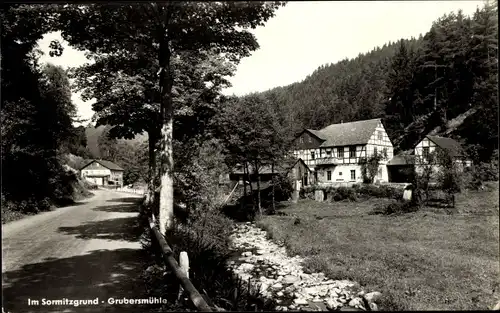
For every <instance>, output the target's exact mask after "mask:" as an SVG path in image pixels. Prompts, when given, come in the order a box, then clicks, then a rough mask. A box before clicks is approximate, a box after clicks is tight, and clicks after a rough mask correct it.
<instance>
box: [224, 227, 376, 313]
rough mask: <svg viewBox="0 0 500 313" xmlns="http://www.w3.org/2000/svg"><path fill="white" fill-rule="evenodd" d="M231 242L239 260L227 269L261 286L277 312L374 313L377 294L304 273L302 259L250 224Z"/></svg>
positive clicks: (236, 259) (322, 274)
mask: <svg viewBox="0 0 500 313" xmlns="http://www.w3.org/2000/svg"><path fill="white" fill-rule="evenodd" d="M231 239H232V248H233V249H234V250H235V251H237V252H238V255H239V256H238V257H236V258H234V259H233V260H231V261H230V262H229V266H230V267H231V269H232V270H233V271H234V272H235V274H237V275H238V276H239V277H240V278H241V279H243V280H246V281H248V280H250V282H251V283H253V284H254V285H257V286H260V291H261V293H262V294H263V296H264V297H266V298H268V299H274V300H276V302H277V303H278V306H277V307H276V310H278V311H288V310H294V311H299V310H300V311H302V310H303V311H314V310H318V311H324V310H348V309H349V310H356V309H358V310H377V304H376V301H377V300H378V299H379V298H380V296H381V294H380V292H370V293H365V292H364V291H363V290H361V289H360V287H359V284H357V283H355V282H353V281H349V280H332V279H329V278H328V277H326V276H325V274H324V273H305V272H304V270H303V267H302V264H301V263H302V261H303V259H302V258H301V257H299V256H294V257H291V256H288V255H287V251H286V248H285V247H284V246H280V245H277V244H275V243H274V242H272V241H271V240H269V239H267V238H266V232H265V231H263V230H261V229H259V228H257V227H256V226H254V225H253V224H251V223H249V222H248V223H245V224H237V226H236V228H235V230H234V233H233V235H232V236H231Z"/></svg>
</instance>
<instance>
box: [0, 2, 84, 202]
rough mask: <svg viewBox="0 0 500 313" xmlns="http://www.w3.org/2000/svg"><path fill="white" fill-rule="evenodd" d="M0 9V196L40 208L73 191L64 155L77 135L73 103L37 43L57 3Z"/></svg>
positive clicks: (62, 79)
mask: <svg viewBox="0 0 500 313" xmlns="http://www.w3.org/2000/svg"><path fill="white" fill-rule="evenodd" d="M0 14H1V23H2V34H1V36H2V37H1V40H2V50H1V58H2V62H1V71H2V77H1V79H2V106H1V131H2V195H3V196H4V197H5V200H6V201H12V202H14V203H21V202H23V201H24V202H23V203H26V202H29V203H31V205H30V206H25V205H19V206H18V207H19V208H20V209H21V210H26V211H30V212H33V211H35V212H36V211H38V210H43V209H47V208H48V207H49V206H50V204H51V203H54V202H58V201H61V200H62V199H65V198H71V196H72V186H71V184H72V183H73V182H74V181H75V180H76V177H75V176H74V175H73V174H72V173H69V172H68V173H67V172H66V171H65V170H64V168H63V167H62V160H61V156H62V153H63V152H64V151H65V149H66V147H68V145H69V141H70V140H71V138H73V137H74V136H75V129H74V128H73V126H72V122H73V118H74V117H75V107H74V104H73V103H72V102H71V93H70V85H69V80H68V76H67V73H66V71H64V70H63V69H62V68H61V67H58V66H54V65H52V64H47V65H45V66H40V65H39V64H38V57H39V56H40V54H41V51H39V50H37V49H35V47H36V44H37V41H38V40H39V39H41V38H42V36H43V35H44V34H45V33H46V32H49V31H51V30H52V26H53V21H54V6H53V5H44V6H41V5H38V6H37V5H20V4H8V5H5V6H3V7H2V10H1V13H0ZM50 48H57V46H56V45H52V46H51V47H50Z"/></svg>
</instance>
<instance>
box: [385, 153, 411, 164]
mask: <svg viewBox="0 0 500 313" xmlns="http://www.w3.org/2000/svg"><path fill="white" fill-rule="evenodd" d="M411 164H415V156H414V155H403V154H398V155H395V156H394V157H393V158H392V159H391V160H390V161H389V162H387V165H411Z"/></svg>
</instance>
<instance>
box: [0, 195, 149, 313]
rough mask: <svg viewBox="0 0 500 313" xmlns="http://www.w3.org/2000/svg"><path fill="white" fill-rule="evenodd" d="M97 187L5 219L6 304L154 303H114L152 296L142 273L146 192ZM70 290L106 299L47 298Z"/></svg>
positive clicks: (11, 307)
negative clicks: (55, 205) (75, 199)
mask: <svg viewBox="0 0 500 313" xmlns="http://www.w3.org/2000/svg"><path fill="white" fill-rule="evenodd" d="M93 193H94V196H93V197H91V198H89V199H86V200H84V201H81V202H79V203H77V204H76V205H74V206H70V207H65V208H59V209H57V210H54V211H51V212H45V213H41V214H38V215H35V216H30V217H27V218H24V219H21V220H18V221H14V222H11V223H7V224H5V225H3V227H2V254H3V258H2V259H3V261H2V266H3V267H2V276H3V280H2V286H3V297H2V298H3V308H4V310H5V312H12V313H16V312H144V311H147V310H146V308H145V307H144V306H149V307H151V305H148V304H142V305H138V306H137V305H136V306H131V305H125V304H123V305H119V304H114V305H111V304H109V303H108V302H109V301H108V299H110V298H113V299H123V298H132V299H137V298H145V297H146V296H145V288H144V282H143V281H142V278H141V276H140V275H141V273H142V266H143V264H144V263H143V262H141V260H143V259H142V258H143V257H144V255H143V251H142V247H141V244H140V241H139V235H140V232H139V228H138V227H137V215H138V202H139V200H140V198H139V196H137V195H133V194H125V193H119V192H115V191H106V190H96V191H93ZM65 298H66V299H73V300H86V299H90V300H94V301H95V302H97V303H98V304H95V305H94V304H91V305H81V306H78V307H75V305H74V304H73V305H70V304H67V305H50V306H49V305H42V304H43V303H46V304H47V303H48V302H47V301H46V300H63V301H66V300H64V299H65ZM96 298H98V300H95V299H96ZM43 299H46V300H45V301H43ZM36 301H38V302H39V303H38V305H37V304H36ZM29 303H31V305H29ZM56 303H57V302H56Z"/></svg>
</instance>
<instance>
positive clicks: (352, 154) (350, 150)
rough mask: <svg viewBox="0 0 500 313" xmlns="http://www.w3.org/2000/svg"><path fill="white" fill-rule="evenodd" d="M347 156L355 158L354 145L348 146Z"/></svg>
mask: <svg viewBox="0 0 500 313" xmlns="http://www.w3.org/2000/svg"><path fill="white" fill-rule="evenodd" d="M349 157H350V158H355V157H356V146H350V147H349Z"/></svg>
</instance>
